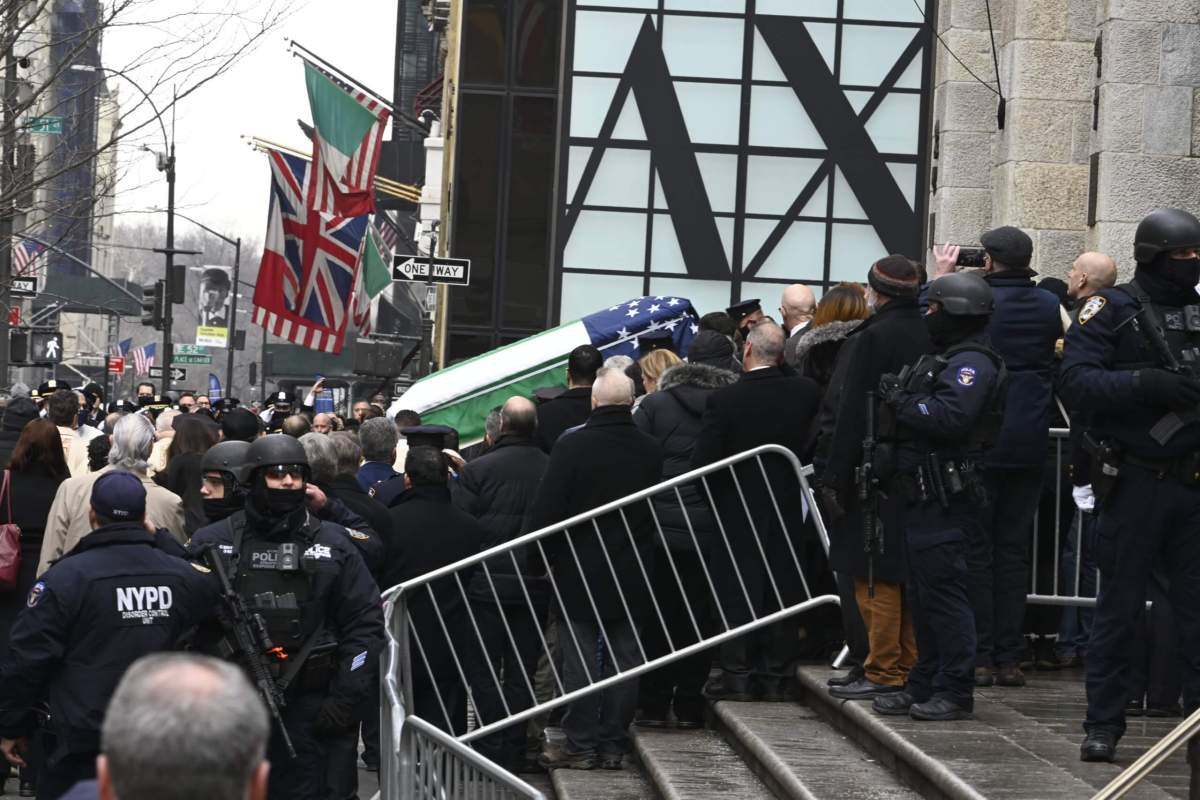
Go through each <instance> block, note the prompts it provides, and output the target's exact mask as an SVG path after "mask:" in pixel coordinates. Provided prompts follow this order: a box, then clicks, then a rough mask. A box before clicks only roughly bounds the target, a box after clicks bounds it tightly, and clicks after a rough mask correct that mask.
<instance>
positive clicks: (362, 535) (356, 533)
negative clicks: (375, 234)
mask: <svg viewBox="0 0 1200 800" xmlns="http://www.w3.org/2000/svg"><path fill="white" fill-rule="evenodd" d="M346 533H348V534H350V537H351V538H352V539H360V540H362V541H364V542H366V541H370V539H371V537H370V536H368V535H367V534H365V533H363V532H362V531H356V530H354V529H353V528H346Z"/></svg>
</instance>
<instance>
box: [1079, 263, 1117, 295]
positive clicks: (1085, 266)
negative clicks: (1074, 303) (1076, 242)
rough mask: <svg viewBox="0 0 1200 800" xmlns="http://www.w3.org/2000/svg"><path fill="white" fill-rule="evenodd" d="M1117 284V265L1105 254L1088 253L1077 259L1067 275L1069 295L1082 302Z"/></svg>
mask: <svg viewBox="0 0 1200 800" xmlns="http://www.w3.org/2000/svg"><path fill="white" fill-rule="evenodd" d="M1116 283H1117V265H1116V263H1114V262H1113V260H1112V259H1111V258H1109V257H1108V256H1106V255H1105V254H1104V253H1096V252H1087V253H1084V254H1082V255H1081V256H1079V258H1077V259H1075V263H1074V264H1072V265H1071V271H1070V272H1068V273H1067V294H1068V295H1070V296H1071V297H1072V298H1074V299H1076V300H1082V299H1084V298H1086V297H1091V296H1092V295H1094V294H1095V293H1096V292H1098V291H1100V290H1101V289H1109V288H1111V287H1113V286H1115V285H1116Z"/></svg>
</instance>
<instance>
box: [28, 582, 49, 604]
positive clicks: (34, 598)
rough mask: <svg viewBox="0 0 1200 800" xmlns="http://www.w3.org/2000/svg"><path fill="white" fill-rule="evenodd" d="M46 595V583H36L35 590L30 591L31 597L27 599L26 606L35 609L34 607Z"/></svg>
mask: <svg viewBox="0 0 1200 800" xmlns="http://www.w3.org/2000/svg"><path fill="white" fill-rule="evenodd" d="M45 593H46V582H45V581H38V582H37V583H35V584H34V585H33V588H31V589H30V590H29V597H28V598H26V600H25V605H27V606H29V607H30V608H33V607H34V606H36V605H37V604H38V601H39V600H41V599H42V595H43V594H45Z"/></svg>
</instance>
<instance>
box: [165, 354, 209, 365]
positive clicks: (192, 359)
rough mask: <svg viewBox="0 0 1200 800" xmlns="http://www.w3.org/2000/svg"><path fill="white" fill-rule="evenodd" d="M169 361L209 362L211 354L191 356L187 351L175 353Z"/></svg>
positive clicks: (182, 362) (181, 362)
mask: <svg viewBox="0 0 1200 800" xmlns="http://www.w3.org/2000/svg"><path fill="white" fill-rule="evenodd" d="M171 361H172V362H173V363H175V364H211V363H212V356H193V355H190V354H188V353H176V354H175V356H174V357H173V358H172V359H171Z"/></svg>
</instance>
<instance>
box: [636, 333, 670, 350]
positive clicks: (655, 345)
mask: <svg viewBox="0 0 1200 800" xmlns="http://www.w3.org/2000/svg"><path fill="white" fill-rule="evenodd" d="M637 344H638V355H639V356H644V355H646V354H647V353H652V352H654V351H655V350H672V351H673V350H674V349H675V338H674V337H673V336H672V335H671V332H670V331H669V330H667V329H665V328H663V329H660V330H657V331H650V332H649V333H643V334H642V335H641V336H639V337H638V339H637Z"/></svg>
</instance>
